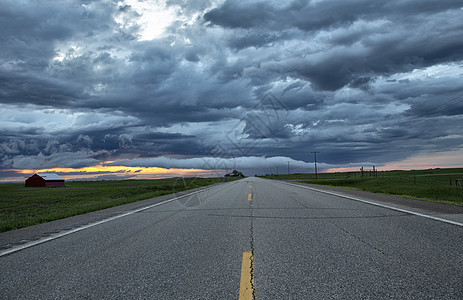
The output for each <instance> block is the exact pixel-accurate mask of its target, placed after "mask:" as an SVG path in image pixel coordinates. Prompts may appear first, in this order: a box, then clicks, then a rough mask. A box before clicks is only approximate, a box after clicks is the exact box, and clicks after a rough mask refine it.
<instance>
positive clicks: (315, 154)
mask: <svg viewBox="0 0 463 300" xmlns="http://www.w3.org/2000/svg"><path fill="white" fill-rule="evenodd" d="M310 153H313V154H314V156H315V179H318V178H317V153H320V152H310Z"/></svg>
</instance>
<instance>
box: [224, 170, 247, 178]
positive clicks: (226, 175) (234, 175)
mask: <svg viewBox="0 0 463 300" xmlns="http://www.w3.org/2000/svg"><path fill="white" fill-rule="evenodd" d="M225 177H246V176H244V174H243V173H242V172H240V171H237V170H233V171H232V172H231V173H228V174H225Z"/></svg>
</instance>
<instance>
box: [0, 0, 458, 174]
mask: <svg viewBox="0 0 463 300" xmlns="http://www.w3.org/2000/svg"><path fill="white" fill-rule="evenodd" d="M462 124H463V2H461V1H455V0H439V1H437V0H435V1H431V0H400V1H397V0H387V1H386V0H376V1H370V0H351V1H344V0H311V1H310V0H307V1H302V0H293V1H253V0H249V1H228V0H225V1H223V0H221V1H215V0H196V1H186V0H163V1H162V0H159V1H142V0H121V1H112V0H99V1H85V0H60V1H54V0H53V1H52V0H42V1H33V0H2V9H1V10H0V133H1V134H0V181H22V180H24V178H25V177H27V176H30V175H32V174H33V173H34V172H44V171H50V172H58V174H60V175H61V176H63V177H64V178H66V179H74V180H79V179H95V180H100V179H127V178H164V177H178V176H223V175H224V174H225V173H226V172H230V171H231V170H233V169H238V170H240V171H243V172H244V173H245V174H246V175H255V174H257V175H261V174H265V173H277V172H278V173H287V172H288V166H289V171H290V172H291V173H292V172H313V171H314V159H315V157H314V153H313V152H318V153H317V166H318V169H319V171H346V170H358V169H359V168H360V167H362V166H363V167H365V168H371V167H372V166H376V167H377V168H378V170H390V169H425V168H435V167H441V168H447V167H463V139H462V136H463V131H462Z"/></svg>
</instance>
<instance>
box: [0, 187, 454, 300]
mask: <svg viewBox="0 0 463 300" xmlns="http://www.w3.org/2000/svg"><path fill="white" fill-rule="evenodd" d="M0 238H1V237H0ZM462 249H463V227H461V226H458V225H452V224H448V223H444V222H439V221H436V220H432V219H428V218H425V217H422V216H417V215H413V214H410V213H407V212H403V211H395V210H391V209H388V208H384V207H378V206H373V205H369V204H365V203H362V202H359V201H355V200H352V199H348V198H344V197H339V196H334V195H329V194H324V193H320V192H317V191H313V190H308V189H305V188H302V187H298V186H294V185H290V184H287V183H283V182H278V181H270V180H264V179H259V178H246V179H243V180H240V181H235V182H230V183H226V184H222V185H218V186H214V187H212V188H209V189H206V190H205V191H203V192H200V193H196V194H193V195H190V196H188V197H184V198H178V199H176V200H175V201H170V202H166V203H164V204H162V205H156V206H153V207H150V208H148V209H145V210H139V211H136V212H133V213H128V214H126V215H125V216H124V217H120V218H114V219H113V220H111V221H108V222H101V224H99V225H95V226H88V228H86V229H84V230H80V231H76V232H75V233H72V234H68V235H64V236H62V237H60V238H57V239H54V240H51V241H47V242H45V243H40V244H38V245H35V246H33V247H29V248H26V249H23V250H20V251H16V252H13V253H10V254H7V255H3V256H1V257H0V270H1V275H0V298H2V299H50V298H67V299H76V298H81V299H84V298H85V299H89V298H91V299H114V298H118V299H120V298H124V299H129V298H138V299H237V298H240V299H252V298H253V297H255V298H259V299H346V298H350V299H462V298H463V251H462ZM10 250H11V249H10ZM13 250H14V249H13Z"/></svg>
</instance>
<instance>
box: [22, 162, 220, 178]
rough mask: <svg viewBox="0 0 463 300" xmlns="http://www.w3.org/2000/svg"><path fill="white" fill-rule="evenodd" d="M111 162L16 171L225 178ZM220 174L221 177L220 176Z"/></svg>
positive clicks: (83, 175)
mask: <svg viewBox="0 0 463 300" xmlns="http://www.w3.org/2000/svg"><path fill="white" fill-rule="evenodd" d="M107 163H110V162H104V163H100V164H99V165H95V166H90V167H84V168H51V169H39V170H15V171H16V172H17V173H20V174H24V175H32V174H34V173H58V174H62V175H61V176H62V177H63V178H65V179H92V178H95V179H96V178H97V177H98V176H104V175H114V176H120V177H121V178H127V177H129V178H132V179H150V178H167V177H178V176H187V177H189V176H198V177H203V176H211V177H212V176H223V174H221V173H222V172H220V170H203V169H174V168H172V169H167V168H158V167H125V166H105V165H103V164H107ZM218 174H219V175H218Z"/></svg>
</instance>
